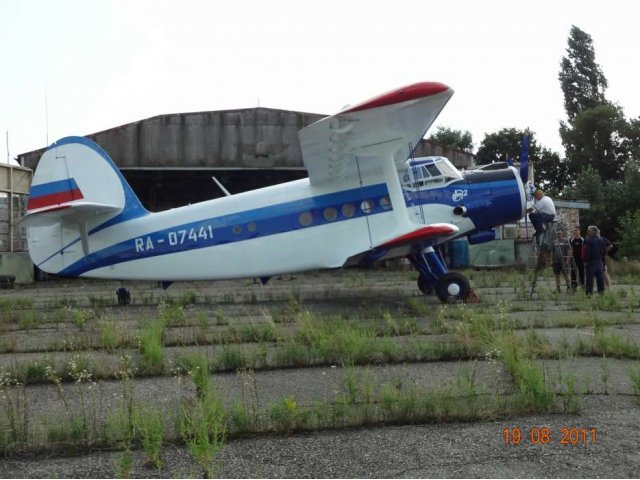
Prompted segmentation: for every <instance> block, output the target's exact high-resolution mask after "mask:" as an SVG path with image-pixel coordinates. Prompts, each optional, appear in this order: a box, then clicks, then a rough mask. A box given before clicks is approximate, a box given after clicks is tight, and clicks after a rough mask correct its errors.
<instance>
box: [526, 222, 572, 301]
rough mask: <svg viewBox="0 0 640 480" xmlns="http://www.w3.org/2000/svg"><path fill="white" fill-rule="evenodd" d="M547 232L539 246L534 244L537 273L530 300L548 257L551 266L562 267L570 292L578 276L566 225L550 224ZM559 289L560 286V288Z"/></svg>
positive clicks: (547, 226)
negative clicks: (572, 283) (572, 281)
mask: <svg viewBox="0 0 640 480" xmlns="http://www.w3.org/2000/svg"><path fill="white" fill-rule="evenodd" d="M545 226H546V231H545V233H544V234H543V235H542V236H541V242H540V244H539V245H537V244H536V243H535V242H534V258H535V273H534V276H533V282H532V284H531V293H530V294H529V298H532V297H533V293H534V292H535V288H536V283H537V282H538V276H539V275H540V272H541V271H542V270H543V269H544V268H545V266H546V264H547V261H546V260H547V257H550V259H551V265H553V264H554V263H559V264H560V265H561V271H560V274H561V275H562V276H563V278H564V281H565V285H566V286H567V291H568V292H573V288H572V285H571V278H574V277H576V276H577V273H578V268H577V265H576V262H575V259H574V258H573V252H572V250H571V248H570V245H569V240H568V236H567V231H566V228H565V227H564V225H562V224H560V223H558V222H555V221H554V222H549V223H547V224H546V225H545ZM558 288H559V286H558Z"/></svg>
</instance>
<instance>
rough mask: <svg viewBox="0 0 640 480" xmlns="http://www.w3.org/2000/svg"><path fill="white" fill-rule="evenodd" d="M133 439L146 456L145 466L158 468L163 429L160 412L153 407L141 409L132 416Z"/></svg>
mask: <svg viewBox="0 0 640 480" xmlns="http://www.w3.org/2000/svg"><path fill="white" fill-rule="evenodd" d="M133 430H134V437H135V438H138V439H139V440H140V441H141V442H142V448H143V450H144V452H145V455H146V456H147V461H146V465H148V466H150V467H153V468H160V466H161V465H162V456H161V454H162V439H163V436H164V427H163V425H162V412H161V411H160V410H159V409H158V408H155V407H141V408H139V409H136V410H135V411H134V415H133Z"/></svg>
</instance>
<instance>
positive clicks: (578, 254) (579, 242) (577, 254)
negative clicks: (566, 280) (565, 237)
mask: <svg viewBox="0 0 640 480" xmlns="http://www.w3.org/2000/svg"><path fill="white" fill-rule="evenodd" d="M569 244H570V245H571V251H572V253H573V261H574V262H575V264H576V268H572V269H571V288H572V289H573V291H574V292H575V291H576V290H577V289H578V282H577V281H576V280H577V279H576V270H578V275H577V277H578V278H579V279H580V286H581V287H582V288H584V262H583V261H582V247H583V245H584V238H582V235H580V226H579V225H578V226H575V227H573V235H572V236H571V238H570V239H569Z"/></svg>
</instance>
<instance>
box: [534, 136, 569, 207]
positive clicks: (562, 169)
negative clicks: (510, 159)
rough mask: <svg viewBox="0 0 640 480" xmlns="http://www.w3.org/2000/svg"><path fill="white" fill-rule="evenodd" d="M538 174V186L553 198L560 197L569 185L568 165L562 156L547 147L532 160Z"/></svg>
mask: <svg viewBox="0 0 640 480" xmlns="http://www.w3.org/2000/svg"><path fill="white" fill-rule="evenodd" d="M532 162H533V165H534V168H535V172H536V184H537V185H538V186H539V187H541V188H542V189H543V190H545V191H547V192H549V194H550V195H552V196H558V195H559V194H560V192H562V190H563V189H564V187H565V186H566V184H567V164H566V162H563V161H562V160H561V159H560V155H559V154H558V153H556V152H553V151H551V150H549V149H548V148H546V147H542V148H541V149H540V153H539V154H538V158H537V159H533V160H532Z"/></svg>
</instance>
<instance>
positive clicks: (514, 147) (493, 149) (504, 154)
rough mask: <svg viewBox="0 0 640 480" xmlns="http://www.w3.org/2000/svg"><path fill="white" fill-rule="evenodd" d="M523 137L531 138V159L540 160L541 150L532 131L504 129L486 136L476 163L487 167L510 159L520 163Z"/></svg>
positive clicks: (479, 149) (477, 154)
mask: <svg viewBox="0 0 640 480" xmlns="http://www.w3.org/2000/svg"><path fill="white" fill-rule="evenodd" d="M523 136H528V137H529V158H530V159H531V158H538V155H539V153H540V148H539V147H538V144H537V142H536V139H535V135H534V133H533V132H532V131H531V130H529V129H528V128H527V129H525V130H518V129H516V128H503V129H502V130H499V131H498V132H496V133H487V134H485V136H484V139H483V140H482V142H481V143H480V147H479V148H478V152H477V153H476V163H477V164H478V165H487V164H489V163H493V162H506V161H507V160H508V159H509V158H513V159H514V160H515V161H520V145H521V142H522V137H523Z"/></svg>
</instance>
